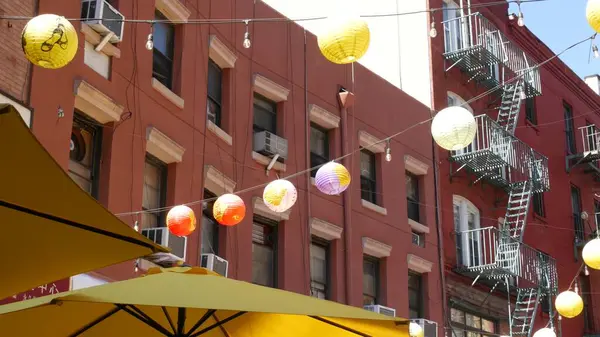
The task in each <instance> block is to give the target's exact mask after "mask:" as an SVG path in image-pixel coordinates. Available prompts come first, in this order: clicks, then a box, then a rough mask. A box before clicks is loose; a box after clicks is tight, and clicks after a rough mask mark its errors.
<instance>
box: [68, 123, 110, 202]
mask: <svg viewBox="0 0 600 337" xmlns="http://www.w3.org/2000/svg"><path fill="white" fill-rule="evenodd" d="M101 147H102V129H101V128H100V127H99V126H98V125H97V124H95V123H94V121H92V120H89V119H88V118H87V117H84V116H83V115H80V114H79V113H77V112H75V114H74V116H73V128H72V130H71V144H70V152H69V159H70V161H69V176H70V177H71V179H73V181H75V183H76V184H77V185H79V187H81V189H83V190H84V191H86V192H88V193H89V194H91V195H92V196H93V197H97V193H98V191H97V184H98V176H99V173H100V172H99V171H100V153H101Z"/></svg>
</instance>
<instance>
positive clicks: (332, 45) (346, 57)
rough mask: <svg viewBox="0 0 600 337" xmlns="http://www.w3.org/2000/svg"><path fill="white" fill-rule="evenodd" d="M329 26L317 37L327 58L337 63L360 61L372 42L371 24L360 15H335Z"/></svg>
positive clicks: (320, 47)
mask: <svg viewBox="0 0 600 337" xmlns="http://www.w3.org/2000/svg"><path fill="white" fill-rule="evenodd" d="M328 24H329V28H328V29H327V31H326V32H325V33H324V34H320V35H319V36H318V37H317V42H318V44H319V49H321V53H323V56H325V58H326V59H328V60H329V61H331V62H333V63H337V64H348V63H352V62H356V61H358V60H359V59H360V58H361V57H363V56H364V55H365V53H366V52H367V50H368V49H369V43H370V42H371V32H370V31H369V25H368V24H367V22H366V21H365V20H362V19H361V18H360V17H345V18H344V17H334V18H332V19H329V22H328Z"/></svg>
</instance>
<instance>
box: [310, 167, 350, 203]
mask: <svg viewBox="0 0 600 337" xmlns="http://www.w3.org/2000/svg"><path fill="white" fill-rule="evenodd" d="M350 180H351V178H350V172H348V170H347V169H346V168H345V167H344V165H342V164H338V163H336V162H333V161H332V162H329V163H327V164H325V165H323V166H321V167H320V168H319V170H317V175H316V176H315V185H316V186H317V189H318V190H319V191H321V192H322V193H325V194H328V195H337V194H340V193H342V192H344V191H345V190H346V189H347V188H348V186H349V185H350Z"/></svg>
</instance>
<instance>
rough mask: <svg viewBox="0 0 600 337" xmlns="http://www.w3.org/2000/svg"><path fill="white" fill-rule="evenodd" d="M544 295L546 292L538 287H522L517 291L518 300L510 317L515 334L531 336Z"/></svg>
mask: <svg viewBox="0 0 600 337" xmlns="http://www.w3.org/2000/svg"><path fill="white" fill-rule="evenodd" d="M542 296H544V294H543V293H542V292H541V291H540V289H538V288H520V289H519V290H518V291H517V301H516V302H515V308H514V310H513V313H512V317H511V319H510V326H511V329H512V335H513V336H525V337H530V336H531V334H532V331H533V326H534V323H535V316H536V314H537V310H538V307H539V304H540V299H541V297H542Z"/></svg>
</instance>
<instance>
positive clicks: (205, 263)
mask: <svg viewBox="0 0 600 337" xmlns="http://www.w3.org/2000/svg"><path fill="white" fill-rule="evenodd" d="M200 267H202V268H206V269H208V270H212V271H214V272H215V273H217V274H219V275H223V276H225V277H227V270H228V268H229V262H228V261H227V260H225V259H224V258H222V257H220V256H218V255H216V254H201V255H200Z"/></svg>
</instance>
